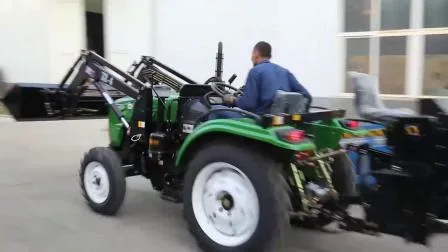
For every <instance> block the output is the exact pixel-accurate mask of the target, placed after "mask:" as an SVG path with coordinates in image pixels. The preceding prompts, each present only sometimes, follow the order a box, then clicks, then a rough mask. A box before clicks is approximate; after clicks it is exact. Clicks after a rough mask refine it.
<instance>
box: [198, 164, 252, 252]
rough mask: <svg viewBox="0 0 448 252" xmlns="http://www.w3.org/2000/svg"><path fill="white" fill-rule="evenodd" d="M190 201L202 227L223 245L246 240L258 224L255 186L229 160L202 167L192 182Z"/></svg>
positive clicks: (235, 243)
mask: <svg viewBox="0 0 448 252" xmlns="http://www.w3.org/2000/svg"><path fill="white" fill-rule="evenodd" d="M192 205H193V212H194V215H195V217H196V220H197V222H198V224H199V226H200V227H201V229H202V231H203V232H204V233H205V234H206V235H207V236H208V237H209V238H210V239H212V240H213V241H214V242H216V243H218V244H220V245H222V246H227V247H235V246H239V245H241V244H243V243H245V242H246V241H247V240H249V239H250V237H251V236H252V235H253V233H254V232H255V230H256V228H257V225H258V220H259V213H260V210H259V202H258V196H257V193H256V191H255V188H254V187H253V185H252V183H251V181H250V180H249V179H248V178H247V177H246V176H245V175H244V173H242V172H241V171H240V170H239V169H238V168H236V167H235V166H233V165H231V164H228V163H222V162H217V163H211V164H208V165H207V166H205V167H204V168H202V170H201V171H200V172H199V174H198V175H197V177H196V179H195V181H194V184H193V189H192Z"/></svg>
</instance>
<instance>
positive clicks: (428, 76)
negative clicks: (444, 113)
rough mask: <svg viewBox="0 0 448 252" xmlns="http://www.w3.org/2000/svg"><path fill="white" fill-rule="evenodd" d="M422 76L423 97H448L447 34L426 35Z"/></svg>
mask: <svg viewBox="0 0 448 252" xmlns="http://www.w3.org/2000/svg"><path fill="white" fill-rule="evenodd" d="M424 65H425V67H424V76H423V94H424V95H442V96H447V95H448V34H447V35H427V36H426V38H425V62H424Z"/></svg>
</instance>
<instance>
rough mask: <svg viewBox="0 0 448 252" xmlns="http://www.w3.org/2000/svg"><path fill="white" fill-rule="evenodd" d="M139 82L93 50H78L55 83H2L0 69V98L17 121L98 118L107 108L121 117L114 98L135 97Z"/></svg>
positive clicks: (106, 111) (103, 115)
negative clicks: (73, 61) (74, 57)
mask: <svg viewBox="0 0 448 252" xmlns="http://www.w3.org/2000/svg"><path fill="white" fill-rule="evenodd" d="M129 82H130V83H129ZM143 86H144V84H143V83H142V82H140V81H138V80H137V79H135V78H134V77H133V76H131V75H129V74H127V73H125V72H123V71H121V70H119V69H118V68H116V67H115V66H113V65H111V64H110V63H109V62H107V61H106V60H105V59H104V58H102V57H101V56H99V55H97V54H96V53H94V52H92V51H82V53H81V55H80V56H79V58H78V59H77V60H76V62H75V63H74V64H73V65H72V67H71V68H70V70H69V71H68V73H67V74H66V75H65V76H64V78H63V80H62V81H61V82H60V83H59V84H36V83H31V84H30V83H5V82H4V81H3V78H2V77H1V73H0V102H1V103H3V104H4V105H5V107H6V108H7V110H8V111H9V113H10V114H11V115H12V116H13V117H14V119H15V120H17V121H30V120H31V121H35V120H60V119H88V118H99V117H106V116H107V115H108V111H109V108H110V109H112V110H114V112H115V113H117V114H118V115H119V117H120V118H121V117H122V116H121V113H120V111H119V109H118V108H117V107H116V105H115V104H114V100H116V99H119V98H122V97H124V96H130V97H133V98H135V97H136V96H137V94H138V89H140V88H142V87H143Z"/></svg>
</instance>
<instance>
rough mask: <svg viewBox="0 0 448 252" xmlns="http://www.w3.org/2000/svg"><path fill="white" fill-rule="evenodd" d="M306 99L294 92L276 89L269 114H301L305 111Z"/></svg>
mask: <svg viewBox="0 0 448 252" xmlns="http://www.w3.org/2000/svg"><path fill="white" fill-rule="evenodd" d="M307 101H308V99H307V98H305V97H304V96H303V95H302V94H300V93H296V92H285V91H282V90H278V91H277V94H276V95H275V98H274V101H273V103H272V106H271V112H270V113H271V114H273V115H278V114H282V113H286V114H301V113H305V112H306V106H307Z"/></svg>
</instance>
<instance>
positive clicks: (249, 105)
mask: <svg viewBox="0 0 448 252" xmlns="http://www.w3.org/2000/svg"><path fill="white" fill-rule="evenodd" d="M271 54H272V48H271V45H270V44H269V43H267V42H264V41H260V42H258V43H257V44H256V45H255V46H254V49H253V50H252V63H253V65H254V67H253V68H252V69H251V70H250V71H249V74H248V76H247V80H246V85H245V86H244V88H243V95H241V96H240V97H235V96H234V95H233V94H226V95H225V96H224V97H223V99H224V103H225V104H226V105H227V106H233V107H237V108H240V109H243V110H247V111H249V112H252V113H255V114H259V115H261V114H268V113H269V111H270V108H271V105H272V103H273V100H274V98H275V95H276V92H277V91H278V90H282V91H285V92H298V93H301V94H302V95H303V96H304V97H305V98H306V99H307V101H308V102H307V107H308V106H309V105H310V104H311V101H312V97H311V95H310V93H309V92H308V91H307V90H306V88H305V87H303V86H302V85H301V84H300V83H299V82H298V81H297V79H296V78H295V77H294V75H293V74H292V73H291V72H290V71H289V70H287V69H285V68H283V67H281V66H279V65H277V64H274V63H272V62H271V61H270V59H271ZM220 107H222V106H219V105H218V106H214V108H220ZM212 117H213V119H216V118H241V117H243V115H241V114H240V113H238V112H234V111H217V112H215V113H213V114H212Z"/></svg>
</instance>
